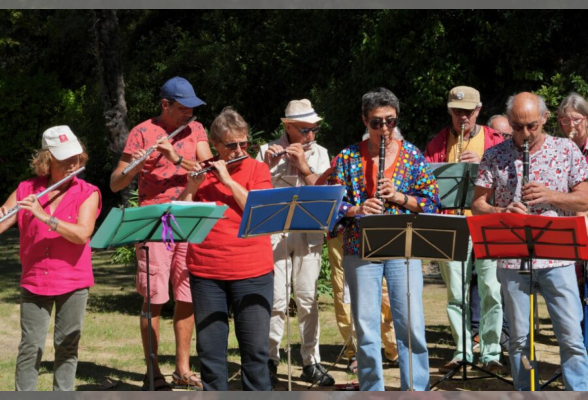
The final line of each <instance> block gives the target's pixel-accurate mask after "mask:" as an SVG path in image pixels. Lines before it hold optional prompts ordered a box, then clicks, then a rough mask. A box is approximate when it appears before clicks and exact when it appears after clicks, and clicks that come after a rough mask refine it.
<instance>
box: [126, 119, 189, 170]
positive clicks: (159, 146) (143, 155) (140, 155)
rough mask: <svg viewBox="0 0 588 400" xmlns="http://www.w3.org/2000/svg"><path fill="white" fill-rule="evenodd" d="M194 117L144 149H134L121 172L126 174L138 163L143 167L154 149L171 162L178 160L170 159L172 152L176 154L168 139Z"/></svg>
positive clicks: (181, 129) (180, 130) (184, 127)
mask: <svg viewBox="0 0 588 400" xmlns="http://www.w3.org/2000/svg"><path fill="white" fill-rule="evenodd" d="M195 119H196V117H195V116H194V117H192V118H190V119H189V120H188V122H186V123H185V124H184V125H182V126H180V127H179V128H178V129H176V130H175V131H173V132H172V133H170V134H169V135H168V136H167V137H164V138H162V139H160V140H158V141H157V142H156V143H155V144H154V145H153V146H151V147H149V148H148V149H146V150H145V149H139V150H137V151H135V152H134V153H133V160H132V161H131V163H130V164H129V165H127V166H126V168H125V169H124V170H123V171H122V174H123V175H126V174H127V173H129V172H130V171H131V170H133V169H135V168H136V167H137V166H139V165H140V166H141V168H143V165H144V164H145V161H146V160H147V158H149V156H150V155H151V153H153V152H154V151H155V150H158V151H160V152H161V153H162V154H163V155H164V156H165V158H167V159H168V160H170V161H171V162H173V163H175V162H177V161H178V159H177V158H176V159H172V156H173V155H174V154H175V155H176V156H177V153H176V152H175V150H174V148H173V146H172V144H171V143H170V142H169V140H170V139H172V138H173V137H174V136H176V135H177V134H178V133H180V132H182V131H183V130H184V129H186V127H187V126H188V125H190V124H191V123H192V122H193V121H194V120H195ZM179 160H180V161H181V158H179Z"/></svg>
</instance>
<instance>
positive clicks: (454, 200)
mask: <svg viewBox="0 0 588 400" xmlns="http://www.w3.org/2000/svg"><path fill="white" fill-rule="evenodd" d="M430 166H431V170H432V171H433V175H435V179H436V180H437V185H438V186H439V200H440V201H441V207H440V208H441V210H459V211H461V212H462V213H463V210H466V209H468V210H469V209H470V208H471V204H472V199H473V198H474V180H475V179H476V176H477V175H478V167H479V164H474V163H431V164H430Z"/></svg>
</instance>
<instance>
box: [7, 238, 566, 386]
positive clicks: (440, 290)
mask: <svg viewBox="0 0 588 400" xmlns="http://www.w3.org/2000/svg"><path fill="white" fill-rule="evenodd" d="M111 255H112V252H109V251H100V252H97V253H95V254H94V258H93V263H94V274H95V280H96V286H95V287H93V288H92V289H91V292H90V298H89V301H88V308H87V312H86V317H85V322H84V330H83V333H82V340H81V344H80V351H79V359H80V362H79V365H78V371H77V377H76V390H80V391H82V390H83V391H86V390H99V389H100V386H101V384H102V383H103V382H105V381H106V380H107V379H109V380H111V381H113V382H115V383H116V387H115V388H114V389H113V390H124V391H128V390H141V385H142V383H141V381H142V378H143V375H144V373H145V370H146V369H145V365H144V362H143V355H142V349H141V341H140V335H139V308H140V305H141V301H142V299H141V297H140V296H139V295H138V294H137V293H136V291H135V268H134V267H133V266H124V265H117V264H112V263H111V262H110V257H111ZM0 265H1V267H0V268H1V270H2V278H3V279H1V280H0V321H1V323H0V390H1V391H10V390H14V369H15V360H16V354H17V348H18V343H19V341H20V326H19V279H20V269H21V267H20V262H19V258H18V231H17V230H16V229H10V230H9V231H8V232H6V233H5V234H3V235H2V236H1V239H0ZM445 296H446V294H445V286H444V285H442V284H440V283H427V284H426V285H425V290H424V295H423V299H424V302H425V321H426V326H427V328H426V329H427V341H428V343H429V357H430V365H431V383H434V382H436V381H437V379H439V378H440V377H441V374H439V373H438V372H437V368H438V367H439V366H441V365H442V364H444V363H445V362H446V361H447V360H449V359H450V358H451V355H452V352H453V350H452V349H453V339H452V338H451V334H450V331H449V327H448V325H447V316H446V313H445V304H446V298H445ZM542 300H543V299H542V298H540V302H539V303H540V307H539V309H540V310H539V311H540V314H539V316H540V324H541V325H540V328H541V329H540V334H539V337H538V338H537V358H538V360H539V366H540V371H541V377H542V378H543V379H544V380H546V379H548V378H549V377H551V376H552V375H553V374H554V373H555V371H556V369H557V368H559V353H558V348H557V343H556V341H555V337H554V336H553V332H552V331H551V326H550V321H549V318H548V316H547V312H546V310H545V304H544V302H543V301H542ZM172 315H173V305H172V304H171V303H170V304H168V305H166V306H165V307H164V310H163V319H162V324H161V341H160V356H159V357H160V365H161V367H162V370H163V372H164V374H166V375H167V377H166V378H167V379H168V381H171V373H172V372H173V371H174V354H175V344H174V335H173V327H172ZM320 319H321V356H322V358H323V361H322V362H323V365H325V367H331V366H332V365H333V364H334V363H335V361H337V360H338V356H339V354H340V353H341V350H342V346H343V340H342V338H341V337H340V334H339V331H338V329H337V326H336V323H335V316H334V311H333V305H332V301H331V299H330V298H329V297H323V298H321V299H320ZM290 321H291V343H292V388H293V390H306V389H307V384H306V383H304V382H302V381H301V380H300V379H299V378H300V374H301V370H302V367H301V360H300V352H299V350H300V336H299V334H298V325H297V319H296V317H292V318H291V319H290ZM52 337H53V323H51V327H50V331H49V334H48V336H47V342H46V345H45V353H44V355H43V360H42V362H41V373H40V376H39V382H38V386H37V388H38V390H42V391H45V390H52V379H53V374H52V369H53V362H52V361H53V351H54V349H53V343H52ZM229 340H230V341H229V376H233V377H234V378H233V379H232V380H231V382H230V388H231V390H240V388H241V382H240V378H239V353H238V350H237V342H236V340H235V337H234V335H233V334H232V332H231V335H230V338H229ZM193 341H194V344H193V346H192V357H191V364H192V365H193V369H194V370H196V371H197V370H198V369H199V365H198V358H197V356H196V345H195V339H193ZM285 343H286V339H285V338H284V340H283V344H284V345H285ZM346 365H347V361H346V359H345V358H344V357H343V358H341V359H339V360H338V362H337V363H336V364H335V365H334V366H333V368H332V370H331V373H332V375H333V376H334V377H335V380H336V381H337V383H349V382H352V381H354V380H356V379H357V377H356V376H355V375H351V374H349V373H347V372H346V369H345V368H346ZM468 374H469V375H468V376H474V375H476V373H473V372H472V373H469V372H468ZM278 375H279V378H280V382H279V383H278V387H277V388H276V390H286V389H287V383H286V382H287V363H286V356H285V355H284V354H283V355H282V363H281V364H280V366H279V370H278ZM384 376H385V379H386V385H387V389H388V390H398V388H399V386H400V380H399V371H398V368H390V367H388V366H387V365H385V367H384ZM460 376H461V375H460ZM436 389H437V390H512V387H511V386H509V385H507V384H505V383H502V382H500V381H498V380H497V379H494V378H492V379H482V380H467V381H466V382H462V381H461V380H458V379H455V380H452V381H446V382H443V383H441V384H440V385H439V386H438V387H437V388H436ZM548 389H551V390H553V389H555V390H561V389H563V385H562V384H561V382H556V383H554V384H552V385H551V386H549V388H548ZM312 390H333V388H316V387H314V388H312Z"/></svg>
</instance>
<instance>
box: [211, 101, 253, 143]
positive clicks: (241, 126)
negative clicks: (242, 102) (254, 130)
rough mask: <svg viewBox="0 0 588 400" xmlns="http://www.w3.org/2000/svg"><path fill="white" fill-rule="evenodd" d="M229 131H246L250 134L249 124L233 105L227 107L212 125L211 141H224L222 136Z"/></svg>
mask: <svg viewBox="0 0 588 400" xmlns="http://www.w3.org/2000/svg"><path fill="white" fill-rule="evenodd" d="M228 131H244V133H245V134H246V135H248V136H249V124H248V123H247V122H245V120H244V119H243V117H242V116H241V115H240V114H239V113H238V112H237V111H235V110H233V109H232V108H231V107H225V108H224V109H223V110H222V111H221V113H220V114H219V115H218V116H217V117H216V118H215V119H214V121H212V125H210V132H209V137H210V141H211V142H217V143H218V142H222V137H223V135H224V134H225V133H227V132H228Z"/></svg>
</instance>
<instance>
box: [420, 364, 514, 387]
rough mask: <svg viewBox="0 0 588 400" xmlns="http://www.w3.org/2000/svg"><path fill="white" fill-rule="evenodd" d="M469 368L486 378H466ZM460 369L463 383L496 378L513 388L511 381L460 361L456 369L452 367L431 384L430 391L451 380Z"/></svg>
mask: <svg viewBox="0 0 588 400" xmlns="http://www.w3.org/2000/svg"><path fill="white" fill-rule="evenodd" d="M468 366H469V367H471V368H472V370H476V371H479V372H482V373H484V374H486V376H472V377H468V375H467V367H468ZM460 369H463V373H462V376H461V379H460V380H461V381H462V382H465V381H468V380H477V379H489V378H496V379H498V380H500V381H502V382H504V383H508V384H509V385H511V386H514V382H513V381H509V380H508V379H506V378H503V377H502V376H500V375H497V374H495V373H494V372H490V371H488V370H486V369H484V368H482V367H479V366H477V365H476V364H474V363H472V362H470V361H463V360H461V361H460V362H459V363H458V365H457V366H456V367H454V368H453V369H452V370H451V371H449V372H447V373H446V374H445V375H443V376H442V377H441V378H439V380H438V381H437V382H435V383H433V384H432V385H431V389H433V388H434V387H435V386H437V385H438V384H440V383H441V382H444V381H446V380H453V376H454V375H455V374H456V373H458V372H459V370H460Z"/></svg>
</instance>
